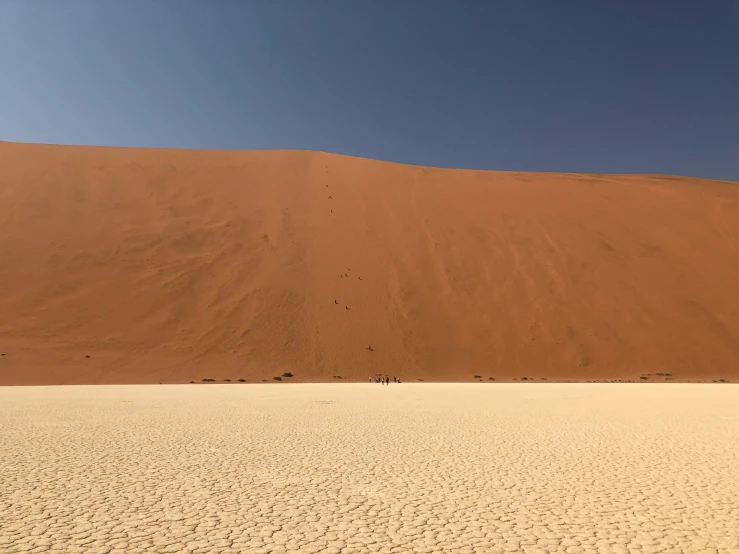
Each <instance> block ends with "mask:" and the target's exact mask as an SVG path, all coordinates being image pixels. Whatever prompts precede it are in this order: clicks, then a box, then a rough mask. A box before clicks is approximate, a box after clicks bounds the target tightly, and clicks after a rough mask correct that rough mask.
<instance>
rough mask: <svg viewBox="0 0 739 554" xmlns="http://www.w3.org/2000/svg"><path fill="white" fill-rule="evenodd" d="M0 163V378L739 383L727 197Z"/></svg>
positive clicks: (720, 191) (645, 181) (191, 162)
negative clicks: (398, 377)
mask: <svg viewBox="0 0 739 554" xmlns="http://www.w3.org/2000/svg"><path fill="white" fill-rule="evenodd" d="M0 168H2V170H1V171H0V353H3V354H5V355H4V356H2V357H0V384H65V383H158V382H164V383H174V382H189V381H195V382H200V381H201V380H202V379H204V378H210V379H215V380H218V381H222V380H224V379H231V380H233V381H234V382H236V381H237V380H238V379H239V378H241V379H246V380H248V381H249V382H261V381H262V380H263V379H267V380H269V381H270V382H271V380H272V377H273V376H277V375H281V374H282V373H283V372H287V371H289V372H292V373H293V374H294V377H293V378H291V379H288V378H286V379H283V381H288V380H292V381H326V380H334V379H335V378H334V376H341V377H343V379H344V380H357V381H366V380H367V379H368V377H369V376H370V375H375V374H376V373H380V372H381V373H383V374H384V373H387V374H389V375H391V376H392V375H396V374H397V375H401V376H403V377H405V379H406V380H409V381H415V380H417V379H423V380H426V381H444V380H455V381H469V380H473V379H474V377H473V376H475V375H480V376H481V377H482V379H483V380H485V381H488V379H489V377H491V376H492V377H495V379H496V380H497V381H501V380H510V379H512V378H514V377H515V378H519V379H520V378H521V377H523V376H526V377H528V378H530V379H535V380H540V379H541V378H546V379H548V380H550V381H554V380H583V381H584V380H617V379H623V380H639V379H640V376H641V375H642V374H651V375H650V376H649V378H648V379H647V381H663V380H665V379H667V380H670V379H674V380H676V381H680V380H683V381H689V380H703V381H711V380H718V379H726V380H729V381H735V380H739V183H736V182H728V181H708V180H701V179H691V178H681V177H665V176H646V175H629V176H617V175H579V174H533V173H512V172H493V171H460V170H448V169H431V168H423V167H414V166H406V165H400V164H393V163H386V162H380V161H373V160H366V159H359V158H351V157H346V156H337V155H331V154H325V153H318V152H295V151H253V152H249V151H247V152H215V151H183V150H147V149H132V148H97V147H67V146H47V145H29V144H15V143H0ZM370 346H371V347H372V349H371V350H369V349H368V347H370ZM88 356H89V357H88ZM657 373H670V374H671V376H669V377H668V376H665V375H659V376H658V375H656V374H657Z"/></svg>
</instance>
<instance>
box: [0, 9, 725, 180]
mask: <svg viewBox="0 0 739 554" xmlns="http://www.w3.org/2000/svg"><path fill="white" fill-rule="evenodd" d="M0 139H2V140H10V141H24V142H44V143H60V144H96V145H116V146H150V147H182V148H208V149H271V148H276V149H292V148H296V149H311V150H325V151H330V152H337V153H342V154H350V155H356V156H364V157H370V158H379V159H385V160H392V161H400V162H406V163H413V164H423V165H434V166H443V167H464V168H478V169H506V170H530V171H565V172H605V173H670V174H681V175H694V176H701V177H709V178H720V179H734V180H739V0H706V1H705V2H698V1H694V0H690V1H682V0H672V1H660V0H648V1H641V0H639V1H637V0H633V1H624V2H611V1H606V0H567V1H563V2H556V1H553V0H500V1H491V0H480V1H475V0H456V1H453V0H419V1H412V0H310V1H308V0H294V1H289V0H242V1H237V0H230V1H229V0H221V1H219V0H208V1H205V0H202V1H199V0H192V1H182V0H157V1H153V0H63V1H62V0H32V1H23V0H2V1H1V2H0Z"/></svg>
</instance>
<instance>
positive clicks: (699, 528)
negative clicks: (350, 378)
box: [0, 383, 739, 554]
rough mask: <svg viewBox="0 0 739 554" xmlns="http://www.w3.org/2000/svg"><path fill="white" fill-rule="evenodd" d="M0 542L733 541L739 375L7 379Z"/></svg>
mask: <svg viewBox="0 0 739 554" xmlns="http://www.w3.org/2000/svg"><path fill="white" fill-rule="evenodd" d="M0 430H1V432H0V552H3V553H8V554H10V553H15V552H65V553H72V552H85V553H91V554H92V553H96V552H109V553H113V552H119V553H124V552H125V553H127V554H135V553H143V552H147V553H148V552H192V553H195V552H198V553H204V552H219V553H221V552H223V553H226V552H336V553H338V552H347V553H348V552H399V553H400V552H402V553H408V552H443V553H463V552H468V553H473V552H484V553H489V552H525V553H528V552H568V553H577V552H593V553H595V552H598V553H603V554H605V553H609V552H615V553H623V554H629V553H634V552H644V553H651V552H655V553H656V552H660V553H668V552H690V553H697V552H713V553H717V552H726V553H729V552H732V553H736V552H739V525H738V524H737V522H739V386H736V385H713V384H706V385H691V384H684V385H681V384H672V385H667V384H633V385H632V384H623V385H618V384H608V385H605V384H487V383H485V384H479V383H478V384H425V383H424V384H421V383H418V384H402V385H390V386H389V387H383V386H381V385H378V384H374V383H373V384H369V383H368V384H363V385H359V384H303V385H286V384H270V385H242V386H233V385H230V386H229V385H172V386H168V385H162V386H157V385H154V386H82V387H56V388H55V387H29V388H25V387H9V388H0Z"/></svg>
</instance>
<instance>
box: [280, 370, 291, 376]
mask: <svg viewBox="0 0 739 554" xmlns="http://www.w3.org/2000/svg"><path fill="white" fill-rule="evenodd" d="M282 376H283V377H292V376H293V374H292V373H290V372H289V371H286V372H285V373H283V374H282Z"/></svg>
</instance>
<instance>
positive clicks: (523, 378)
mask: <svg viewBox="0 0 739 554" xmlns="http://www.w3.org/2000/svg"><path fill="white" fill-rule="evenodd" d="M528 380H529V378H528V377H521V381H528Z"/></svg>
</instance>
